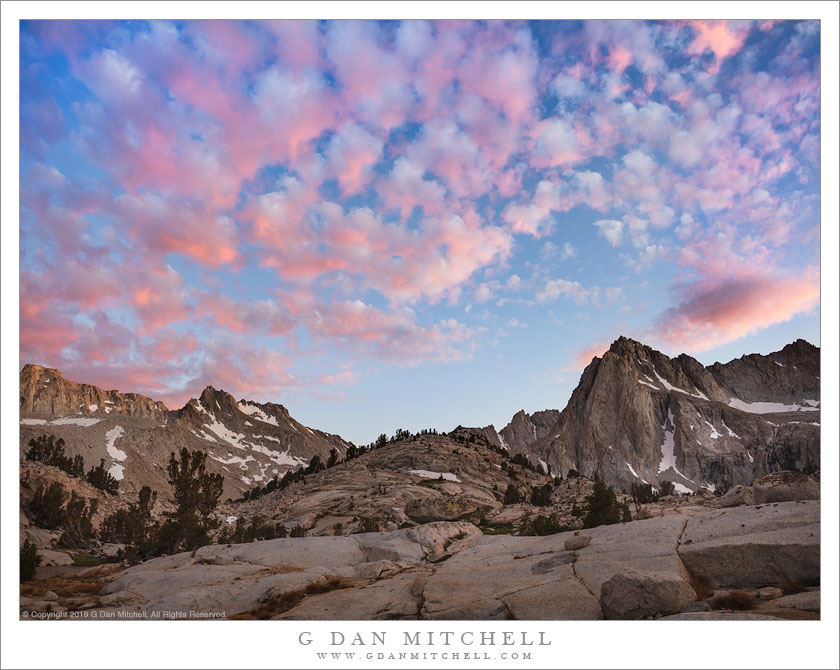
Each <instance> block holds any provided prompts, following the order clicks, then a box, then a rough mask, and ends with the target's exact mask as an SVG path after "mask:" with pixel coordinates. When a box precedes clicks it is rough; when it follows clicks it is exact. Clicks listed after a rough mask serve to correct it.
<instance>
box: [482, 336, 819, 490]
mask: <svg viewBox="0 0 840 670" xmlns="http://www.w3.org/2000/svg"><path fill="white" fill-rule="evenodd" d="M819 373H820V357H819V349H818V348H817V347H814V346H813V345H811V344H809V343H807V342H805V341H804V340H797V341H796V342H794V343H792V344H789V345H787V346H786V347H784V348H783V349H782V350H781V351H778V352H775V353H772V354H769V355H767V356H762V355H759V354H751V355H748V356H742V357H741V358H739V359H736V360H733V361H731V362H729V363H726V364H721V363H715V364H714V365H711V366H708V367H704V366H703V365H701V364H700V363H699V362H698V361H696V360H695V359H693V358H691V357H690V356H687V355H685V354H682V355H680V356H677V357H675V358H669V357H668V356H666V355H664V354H662V353H660V352H658V351H656V350H654V349H651V348H650V347H647V346H645V345H643V344H640V343H639V342H635V341H633V340H630V339H627V338H624V337H621V338H619V339H618V340H616V341H615V342H614V343H613V344H612V346H611V347H610V349H609V350H608V351H607V352H606V353H605V354H604V356H603V357H601V358H598V357H596V358H594V359H593V360H592V362H591V363H590V364H589V365H588V366H587V367H586V369H585V370H584V371H583V374H582V375H581V379H580V382H579V384H578V386H577V388H576V389H575V390H574V392H573V393H572V396H571V398H570V400H569V403H568V404H567V406H566V408H565V409H564V410H563V411H562V412H556V411H553V410H546V411H543V412H537V413H535V414H533V415H528V414H526V413H525V412H519V413H517V414H516V415H515V416H514V417H513V420H512V421H511V422H510V424H508V425H507V426H505V428H503V429H502V430H500V431H498V432H497V431H496V430H495V428H494V427H493V426H487V427H485V428H481V429H474V430H475V431H476V432H477V433H480V434H482V435H484V436H485V437H487V438H488V439H490V440H491V441H492V442H493V443H494V444H498V445H501V446H503V447H505V448H508V449H510V450H511V452H512V453H524V454H527V455H529V456H530V457H532V458H533V459H535V460H539V461H541V462H542V463H544V464H546V466H547V467H548V468H550V469H551V471H552V472H553V473H559V474H563V475H565V473H567V472H568V470H570V469H575V470H577V471H579V472H580V473H582V474H584V475H586V476H587V477H594V476H596V475H597V476H599V477H601V478H602V479H604V480H605V481H606V482H607V483H609V484H611V485H614V486H617V487H618V488H619V489H625V490H628V491H629V489H630V486H631V485H632V484H633V483H639V482H643V483H651V484H653V485H654V486H656V485H657V484H658V482H659V481H661V480H662V479H668V480H669V481H673V482H674V483H675V484H676V486H677V489H678V491H682V492H685V491H695V490H697V489H699V488H707V489H709V490H711V491H714V490H715V489H717V488H722V489H728V488H729V487H731V486H733V485H736V484H744V485H749V484H751V483H752V481H753V480H754V479H755V478H756V477H760V476H762V475H764V474H766V473H768V472H774V471H778V470H802V471H805V472H814V471H816V470H818V469H819V463H820V455H819V445H820V425H819V421H820V381H819V379H820V377H819ZM555 416H556V421H555V422H554V424H553V425H551V427H550V428H546V426H547V421H546V419H547V418H548V419H551V418H552V417H555ZM533 436H536V437H534V438H533V439H532V437H533Z"/></svg>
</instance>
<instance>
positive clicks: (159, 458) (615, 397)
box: [20, 337, 820, 498]
mask: <svg viewBox="0 0 840 670" xmlns="http://www.w3.org/2000/svg"><path fill="white" fill-rule="evenodd" d="M819 374H820V352H819V348H817V347H815V346H813V345H811V344H809V343H808V342H805V341H804V340H797V341H796V342H793V343H792V344H789V345H787V346H786V347H784V348H783V349H782V350H781V351H778V352H774V353H771V354H768V355H766V356H764V355H759V354H751V355H747V356H742V357H741V358H738V359H735V360H733V361H730V362H729V363H725V364H721V363H715V364H714V365H710V366H705V367H704V366H703V365H701V364H700V363H699V362H698V361H697V360H695V359H694V358H692V357H690V356H687V355H685V354H682V355H680V356H677V357H675V358H669V357H668V356H666V355H664V354H662V353H660V352H658V351H655V350H653V349H651V348H650V347H648V346H645V345H643V344H641V343H639V342H636V341H634V340H630V339H627V338H625V337H620V338H619V339H618V340H616V341H615V342H614V343H613V344H612V346H611V347H610V349H609V350H608V351H607V352H606V353H605V354H604V355H603V356H602V357H596V358H593V359H592V362H591V363H590V364H589V365H588V366H587V367H586V368H585V370H584V371H583V374H582V375H581V378H580V382H579V384H578V386H577V388H576V389H575V390H574V392H573V393H572V395H571V398H570V400H569V402H568V404H567V405H566V407H565V408H564V409H563V410H562V411H560V410H557V409H547V410H544V411H539V412H534V413H533V414H527V413H526V412H524V410H523V411H519V412H517V413H516V414H514V416H513V418H512V419H511V421H510V422H509V423H508V424H507V425H506V426H504V427H503V428H501V429H500V430H497V429H496V428H495V427H494V426H492V425H491V426H486V427H484V428H470V429H463V428H461V427H459V428H461V430H466V431H468V432H470V433H473V434H478V435H481V436H483V437H484V438H485V439H486V440H487V443H488V444H489V446H490V447H494V448H497V449H502V450H507V451H508V452H510V453H511V454H512V455H514V454H523V455H525V456H527V457H528V459H529V460H530V461H531V462H532V463H533V464H534V465H537V464H538V463H539V464H541V465H542V468H543V469H544V470H546V471H547V472H548V473H549V474H552V475H560V476H562V477H566V476H567V474H568V472H569V471H570V470H576V471H577V472H579V473H580V474H582V475H584V476H585V477H588V478H594V477H596V476H597V477H599V478H601V479H603V480H604V481H606V482H607V483H609V484H611V485H614V486H616V487H617V488H619V489H623V490H629V489H630V487H631V485H632V484H634V483H639V482H643V483H651V484H653V485H654V486H656V485H658V482H659V481H661V480H663V479H667V480H669V481H672V482H674V484H675V486H676V488H677V491H680V492H688V491H694V490H697V489H698V488H706V489H708V490H710V491H714V490H715V489H718V488H724V489H726V488H729V487H731V486H733V485H735V484H746V485H749V484H751V483H752V482H753V480H754V479H755V478H757V477H760V476H762V475H764V474H766V473H768V472H774V471H778V470H794V469H797V470H803V471H806V472H813V471H816V470H818V469H819V467H820V449H819V446H820V426H819V422H820V418H819V417H820V377H819ZM20 428H21V443H20V444H21V453H24V452H25V451H26V450H27V448H28V447H27V445H28V442H29V440H30V439H31V438H33V437H36V436H38V435H42V434H45V433H49V434H53V435H56V436H57V437H61V438H63V439H64V440H65V443H66V451H67V453H68V455H70V456H75V455H79V454H81V455H82V456H83V457H84V459H85V462H86V466H87V467H90V466H92V465H95V464H97V463H98V462H99V460H100V459H104V460H105V461H106V467H108V468H109V471H110V472H111V474H112V475H113V476H115V477H116V478H117V479H119V480H120V482H121V485H120V491H121V493H123V494H125V493H128V494H133V493H136V492H137V491H139V489H140V487H142V486H144V485H149V486H151V487H152V488H153V489H157V490H167V489H168V484H167V482H166V469H165V467H166V463H168V459H169V454H170V452H172V451H175V450H177V449H180V448H182V447H186V448H189V449H193V450H201V451H204V452H206V453H207V454H208V469H209V470H210V471H211V472H219V473H220V474H222V475H223V476H224V481H225V496H226V497H232V498H233V497H237V496H238V495H239V494H241V493H242V492H244V491H246V490H248V489H251V488H252V487H254V486H260V485H264V484H265V483H266V482H268V481H269V480H270V479H272V477H274V476H275V475H278V476H282V474H283V473H284V472H286V471H288V470H294V469H297V468H299V467H300V466H302V465H305V464H307V463H309V462H310V460H311V459H312V457H313V456H316V455H317V456H319V458H321V459H322V461H326V460H327V459H328V458H329V456H330V452H331V450H335V453H336V456H337V458H338V459H339V460H340V459H342V458H343V457H344V455H345V454H346V452H347V449H348V448H350V447H351V443H350V442H348V441H346V440H344V439H342V438H341V437H340V436H338V435H333V434H329V433H326V432H323V431H320V430H317V429H315V428H310V427H308V426H304V425H303V424H301V423H299V422H298V421H296V420H295V419H294V418H292V417H291V416H290V414H289V412H288V410H287V409H286V408H285V407H284V406H282V405H278V404H274V403H258V402H254V401H250V400H245V399H241V400H239V401H236V400H235V399H234V397H233V396H231V395H230V394H229V393H226V392H225V391H222V390H216V389H215V388H213V387H211V386H208V387H207V388H205V389H204V391H203V392H202V393H201V395H200V396H199V397H198V398H193V399H191V400H190V401H189V402H187V403H186V405H184V407H182V408H181V409H178V410H170V409H168V408H167V407H166V406H165V405H164V404H163V403H161V402H156V401H154V400H152V399H150V398H147V397H145V396H142V395H138V394H133V393H119V392H118V391H113V390H103V389H100V388H98V387H96V386H91V385H88V384H80V383H76V382H73V381H69V380H67V379H65V378H64V377H63V376H62V374H61V372H59V371H58V370H55V369H51V368H46V367H42V366H39V365H33V364H28V365H26V366H24V368H23V370H22V371H21V375H20ZM380 460H381V459H380ZM383 467H385V464H383Z"/></svg>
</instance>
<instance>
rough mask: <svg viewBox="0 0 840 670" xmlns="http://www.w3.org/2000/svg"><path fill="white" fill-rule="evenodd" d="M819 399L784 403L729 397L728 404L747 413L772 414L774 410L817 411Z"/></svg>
mask: <svg viewBox="0 0 840 670" xmlns="http://www.w3.org/2000/svg"><path fill="white" fill-rule="evenodd" d="M819 404H820V402H819V400H803V401H802V404H801V405H786V404H784V403H782V402H744V401H743V400H740V399H738V398H730V399H729V406H730V407H734V408H735V409H739V410H741V411H742V412H747V413H749V414H773V413H775V412H818V411H819V409H820V408H819Z"/></svg>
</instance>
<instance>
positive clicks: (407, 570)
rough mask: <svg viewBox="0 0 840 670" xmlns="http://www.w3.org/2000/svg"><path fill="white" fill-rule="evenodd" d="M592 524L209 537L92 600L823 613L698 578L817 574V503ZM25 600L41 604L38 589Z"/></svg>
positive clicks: (297, 611)
mask: <svg viewBox="0 0 840 670" xmlns="http://www.w3.org/2000/svg"><path fill="white" fill-rule="evenodd" d="M742 524H743V526H742ZM586 532H587V535H586V536H587V537H590V538H591V541H590V543H589V544H588V545H586V546H578V548H577V549H574V550H569V549H566V548H565V545H566V543H567V542H569V541H570V540H572V539H573V538H575V537H581V536H576V535H575V534H574V532H573V531H570V532H566V533H559V534H556V535H549V536H545V537H513V536H506V535H496V536H487V535H482V534H481V533H480V531H479V530H478V529H477V528H476V527H475V526H473V525H472V524H469V523H464V522H437V523H433V524H427V525H423V526H419V527H416V528H411V529H404V530H396V531H393V532H378V533H362V534H357V535H352V536H342V537H329V536H325V537H305V538H286V539H278V540H269V541H263V542H254V543H249V544H234V545H211V546H206V547H202V548H201V549H199V550H197V551H196V552H195V553H194V554H191V553H182V554H176V555H173V556H167V557H162V558H156V559H152V560H149V561H147V562H146V563H143V564H141V565H137V566H135V567H132V568H128V569H123V570H119V571H117V572H112V573H107V572H104V573H101V574H102V575H103V576H102V577H101V579H102V580H103V587H102V589H101V591H100V595H99V596H97V599H98V603H97V604H96V605H95V606H96V607H98V608H100V609H102V610H113V609H121V610H123V611H129V612H145V613H146V614H147V615H151V613H153V612H164V611H193V612H199V613H202V612H224V613H225V615H226V616H232V615H239V616H244V617H246V618H247V617H258V618H285V619H363V620H368V619H418V618H422V619H550V620H562V619H600V618H630V619H639V618H659V617H664V618H677V619H726V618H764V617H768V616H769V617H773V618H776V617H778V616H781V615H780V612H781V613H782V614H784V613H785V611H786V610H785V608H788V609H787V611H790V609H791V608H793V609H795V610H797V611H800V610H801V611H804V612H805V613H806V614H809V616H811V617H812V618H813V612H814V610H815V609H816V610H818V608H819V593H818V592H816V593H815V592H814V591H807V592H805V593H804V594H800V595H798V596H784V597H777V596H778V595H779V591H770V590H769V589H764V590H765V592H766V593H767V594H770V595H769V597H770V600H761V601H760V602H759V598H758V597H757V598H756V605H755V606H754V607H753V608H752V609H750V610H749V611H746V612H743V613H741V612H738V613H731V612H728V611H709V610H710V609H711V608H710V607H709V603H712V604H714V603H715V602H716V600H715V598H713V597H712V598H709V599H708V600H707V601H706V602H705V604H703V606H702V607H701V606H691V604H692V602H693V601H695V600H696V599H698V598H699V597H705V596H701V595H700V594H698V593H697V592H696V591H695V590H694V588H693V587H692V584H694V583H700V582H702V581H704V580H705V581H706V583H709V582H711V583H714V584H716V585H717V584H720V585H723V584H726V585H728V586H732V587H735V588H739V589H743V588H747V589H749V588H752V589H754V590H755V589H760V588H763V587H776V588H777V589H780V590H783V589H785V588H786V587H787V586H789V584H790V583H791V582H792V581H794V580H796V581H798V582H799V583H801V584H805V583H806V582H807V581H813V580H814V579H815V578H818V576H819V545H818V544H817V542H818V540H819V504H818V503H816V502H813V501H807V502H787V503H777V504H774V505H773V506H771V507H770V508H768V507H767V506H756V507H740V508H735V509H730V510H723V511H721V510H715V509H709V508H702V507H681V508H679V513H678V514H675V515H671V516H666V517H659V518H656V519H649V520H646V521H634V522H631V523H627V524H616V525H613V526H602V527H599V528H593V529H589V530H587V531H586ZM97 570H98V569H97ZM97 574H100V573H97ZM86 578H88V577H86ZM755 593H756V596H758V591H756V592H755ZM28 594H29V595H30V597H31V598H33V599H40V600H43V597H42V595H41V593H39V592H38V591H37V587H35V586H31V587H29V590H28ZM88 599H89V596H88ZM777 603H778V604H777ZM66 604H67V603H66V602H65V601H62V602H59V605H61V606H64V605H66ZM30 606H31V605H30ZM681 612H682V613H681ZM800 616H801V615H800Z"/></svg>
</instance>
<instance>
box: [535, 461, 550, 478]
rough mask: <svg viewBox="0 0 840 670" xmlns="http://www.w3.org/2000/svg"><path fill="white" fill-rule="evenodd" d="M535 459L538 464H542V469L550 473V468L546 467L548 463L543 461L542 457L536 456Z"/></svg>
mask: <svg viewBox="0 0 840 670" xmlns="http://www.w3.org/2000/svg"><path fill="white" fill-rule="evenodd" d="M537 460H538V461H539V462H540V465H542V466H543V470H545V471H546V473H548V474H549V475H550V474H551V468H549V467H548V463H546V462H545V461H544V460H543V459H541V458H537Z"/></svg>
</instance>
